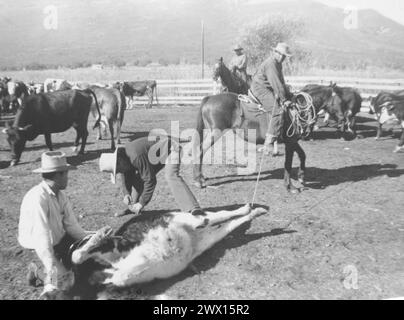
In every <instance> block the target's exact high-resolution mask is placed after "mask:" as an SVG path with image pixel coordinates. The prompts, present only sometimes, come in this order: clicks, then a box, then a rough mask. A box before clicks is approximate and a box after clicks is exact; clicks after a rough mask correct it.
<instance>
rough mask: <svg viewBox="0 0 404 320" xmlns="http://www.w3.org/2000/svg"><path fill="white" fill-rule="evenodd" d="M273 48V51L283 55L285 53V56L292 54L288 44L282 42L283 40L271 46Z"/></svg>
mask: <svg viewBox="0 0 404 320" xmlns="http://www.w3.org/2000/svg"><path fill="white" fill-rule="evenodd" d="M273 50H274V51H275V52H278V53H280V54H283V55H285V56H287V57H291V56H292V53H291V52H290V49H289V46H288V45H287V44H286V43H284V42H280V43H278V45H277V46H276V48H273Z"/></svg>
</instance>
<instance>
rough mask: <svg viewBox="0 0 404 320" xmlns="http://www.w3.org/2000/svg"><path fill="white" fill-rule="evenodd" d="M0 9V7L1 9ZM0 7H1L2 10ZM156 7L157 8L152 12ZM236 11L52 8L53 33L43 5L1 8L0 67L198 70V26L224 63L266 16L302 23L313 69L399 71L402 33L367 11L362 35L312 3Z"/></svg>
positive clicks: (205, 6) (39, 0)
mask: <svg viewBox="0 0 404 320" xmlns="http://www.w3.org/2000/svg"><path fill="white" fill-rule="evenodd" d="M1 2H4V1H1ZM1 2H0V4H1ZM157 2H158V3H159V5H157ZM239 3H240V4H239V6H234V5H233V6H232V5H229V2H228V1H217V0H176V1H171V0H157V1H156V0H120V1H119V2H118V1H113V0H88V1H80V3H78V1H63V0H54V1H53V2H52V4H54V5H56V6H57V8H58V14H59V20H58V29H57V30H45V28H44V27H43V20H44V18H45V14H44V13H43V10H44V8H45V7H46V6H47V5H48V4H49V2H48V0H16V1H13V2H10V3H8V4H7V6H6V5H2V10H1V11H0V27H1V30H2V31H3V32H2V45H1V46H0V67H5V66H17V67H18V66H22V65H27V64H32V63H41V64H45V65H59V64H60V65H69V64H75V63H79V62H89V63H97V62H102V63H111V62H116V61H125V62H129V63H133V62H135V61H136V60H141V59H150V60H154V61H157V60H159V59H161V58H164V59H166V60H168V61H187V62H198V61H199V60H200V39H201V20H202V19H203V20H204V23H205V47H206V49H205V56H206V59H207V61H208V62H212V61H214V59H216V58H218V57H220V56H224V57H225V59H228V58H229V57H230V55H231V54H232V52H231V47H232V45H233V44H234V43H235V41H236V39H237V35H238V31H239V28H240V27H241V26H242V24H243V23H246V22H251V21H253V20H254V19H257V18H259V17H261V16H265V15H268V14H286V15H293V16H300V17H301V18H302V19H304V20H305V21H306V24H307V26H306V32H305V34H304V36H303V37H301V38H300V39H299V42H300V43H301V45H302V46H304V47H306V48H309V49H310V50H312V51H313V59H314V60H315V62H316V63H317V65H318V66H321V65H328V66H330V65H331V66H333V65H336V66H341V65H345V66H347V67H349V66H350V64H351V63H353V62H355V63H357V62H358V60H361V61H362V63H363V64H365V65H366V64H368V65H379V66H386V65H387V66H390V67H393V68H398V67H401V66H402V65H404V47H403V46H402V44H401V42H402V39H404V26H402V25H400V24H398V23H396V22H394V21H392V20H390V19H388V18H386V17H384V16H382V15H380V14H379V13H377V12H375V11H372V10H363V11H360V12H359V28H358V29H357V30H346V29H345V28H344V19H345V15H344V12H343V10H342V9H337V8H331V7H328V6H325V5H322V4H318V3H314V2H310V1H298V2H280V3H267V4H250V3H249V2H248V1H244V2H243V1H239Z"/></svg>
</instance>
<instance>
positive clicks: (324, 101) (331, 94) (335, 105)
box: [300, 84, 345, 137]
mask: <svg viewBox="0 0 404 320" xmlns="http://www.w3.org/2000/svg"><path fill="white" fill-rule="evenodd" d="M335 87H336V85H335V84H330V85H329V86H323V85H318V84H309V85H306V86H305V87H304V88H303V89H301V90H300V91H302V92H306V93H308V94H309V95H310V96H311V97H312V99H313V105H314V108H315V109H316V120H317V119H318V116H319V115H321V114H322V113H325V114H326V115H325V120H324V122H325V123H326V124H328V119H329V117H332V118H333V119H334V120H335V121H337V123H338V127H339V131H338V134H339V135H341V136H343V134H344V132H345V123H344V122H345V115H344V110H343V101H342V99H341V96H340V95H339V94H338V93H337V92H336V91H335ZM313 129H314V124H313V125H312V126H310V134H309V137H312V134H313Z"/></svg>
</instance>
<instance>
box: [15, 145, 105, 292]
mask: <svg viewBox="0 0 404 320" xmlns="http://www.w3.org/2000/svg"><path fill="white" fill-rule="evenodd" d="M75 169H76V167H74V166H71V165H69V164H68V163H67V161H66V156H65V154H64V153H62V152H45V153H43V154H42V157H41V168H39V169H37V170H34V172H35V173H40V174H42V180H43V181H42V182H41V183H40V184H38V185H36V186H35V187H33V188H32V189H31V190H29V191H28V193H27V194H26V195H25V196H24V198H23V200H22V203H21V210H20V220H19V225H18V242H19V243H20V245H21V246H22V247H24V248H26V249H29V250H34V251H35V252H36V254H37V256H38V257H39V259H40V261H41V262H42V264H43V266H44V269H45V270H44V271H45V279H44V285H45V291H47V290H51V289H52V288H53V289H54V288H55V287H56V288H59V284H60V281H59V280H60V279H61V278H63V277H65V278H66V275H68V277H70V278H71V277H72V276H71V272H69V271H68V270H69V269H70V268H71V265H70V264H71V262H70V259H69V257H68V251H69V248H70V246H71V245H72V244H73V243H74V242H76V241H79V240H82V239H83V238H85V237H86V236H89V235H92V234H94V232H90V231H86V230H84V229H82V228H81V226H80V225H79V223H78V222H77V219H76V217H75V215H74V213H73V210H72V205H71V203H70V201H69V199H68V198H67V196H66V195H65V193H64V190H65V189H66V187H67V184H68V172H69V171H70V170H75ZM111 232H112V229H111V228H110V227H105V228H102V229H100V230H99V231H98V232H97V235H101V234H103V235H104V236H106V235H108V234H110V233H111ZM28 270H29V272H28V281H29V284H30V285H35V284H36V280H40V281H41V280H43V279H40V278H41V277H39V275H38V268H37V266H36V265H35V263H31V264H30V265H29V268H28ZM70 285H72V283H70ZM49 287H52V288H51V289H50V288H49ZM59 289H60V288H59Z"/></svg>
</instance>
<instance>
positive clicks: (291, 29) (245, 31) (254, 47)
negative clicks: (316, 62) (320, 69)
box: [239, 15, 311, 72]
mask: <svg viewBox="0 0 404 320" xmlns="http://www.w3.org/2000/svg"><path fill="white" fill-rule="evenodd" d="M304 29H305V23H304V21H303V20H302V19H300V18H296V17H288V16H283V15H282V16H281V15H267V16H265V17H263V18H261V19H259V20H257V21H255V22H253V23H248V24H246V25H244V26H243V27H242V28H241V30H240V33H239V43H240V44H241V45H242V46H243V47H244V48H245V49H246V52H247V55H248V58H249V62H250V63H249V64H250V65H251V66H252V67H253V68H254V67H257V66H258V65H259V64H261V63H262V62H263V61H264V60H265V59H266V58H267V57H268V56H269V53H270V52H271V51H272V48H273V47H275V46H276V45H277V44H278V43H279V42H286V43H288V45H289V46H290V48H291V50H292V52H293V57H292V59H290V64H289V65H288V69H289V71H290V72H293V71H296V70H295V69H296V67H297V66H300V67H302V66H303V65H304V64H308V63H309V61H310V59H311V52H309V51H307V50H305V49H303V48H302V47H301V46H300V45H298V43H297V42H296V38H297V37H298V36H299V35H301V34H303V33H304Z"/></svg>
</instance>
